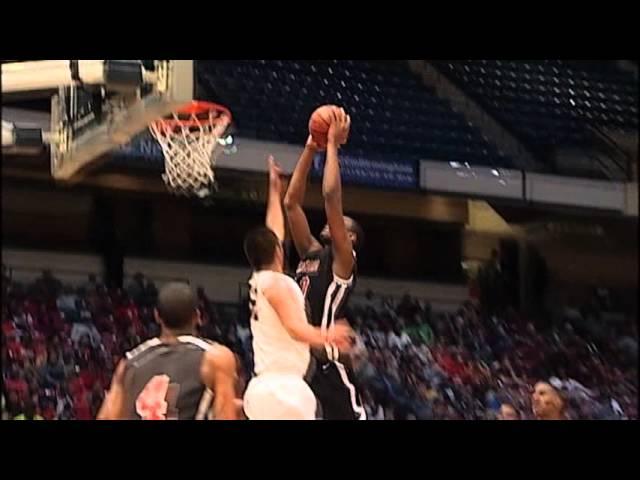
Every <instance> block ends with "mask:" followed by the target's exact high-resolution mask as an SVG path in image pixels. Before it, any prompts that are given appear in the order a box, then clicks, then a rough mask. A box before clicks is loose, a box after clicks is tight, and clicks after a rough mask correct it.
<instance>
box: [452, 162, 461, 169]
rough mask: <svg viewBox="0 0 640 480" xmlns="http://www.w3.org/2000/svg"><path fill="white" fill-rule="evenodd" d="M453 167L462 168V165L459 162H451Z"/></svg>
mask: <svg viewBox="0 0 640 480" xmlns="http://www.w3.org/2000/svg"><path fill="white" fill-rule="evenodd" d="M449 166H450V167H451V168H460V167H461V165H460V164H459V163H458V162H449Z"/></svg>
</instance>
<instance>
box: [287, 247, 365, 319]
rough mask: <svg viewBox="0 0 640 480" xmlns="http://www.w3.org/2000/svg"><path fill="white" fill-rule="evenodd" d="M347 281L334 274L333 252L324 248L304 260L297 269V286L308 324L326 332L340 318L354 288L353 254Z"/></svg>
mask: <svg viewBox="0 0 640 480" xmlns="http://www.w3.org/2000/svg"><path fill="white" fill-rule="evenodd" d="M353 256H354V266H353V273H352V275H351V278H350V279H347V280H345V279H341V278H339V277H338V276H336V275H335V274H334V273H333V250H332V248H331V246H326V247H324V248H323V249H322V250H316V251H314V252H311V253H309V254H308V255H307V256H305V257H304V258H303V259H302V260H301V261H300V263H299V264H298V268H297V269H296V282H298V285H300V289H301V290H302V294H303V295H304V297H305V303H306V307H307V317H308V318H309V322H310V323H311V324H312V325H314V326H316V327H321V328H329V327H330V326H331V325H333V322H334V321H335V319H337V318H340V317H341V316H342V315H343V313H342V310H343V309H344V306H345V305H346V303H347V300H348V299H349V295H350V294H351V292H352V291H353V289H354V288H355V285H356V273H357V269H356V263H355V252H354V254H353Z"/></svg>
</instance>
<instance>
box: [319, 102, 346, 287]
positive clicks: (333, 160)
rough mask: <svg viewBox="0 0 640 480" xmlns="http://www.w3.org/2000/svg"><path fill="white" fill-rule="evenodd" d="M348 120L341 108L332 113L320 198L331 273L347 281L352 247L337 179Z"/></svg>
mask: <svg viewBox="0 0 640 480" xmlns="http://www.w3.org/2000/svg"><path fill="white" fill-rule="evenodd" d="M350 127H351V118H350V117H349V115H347V114H346V113H345V111H344V110H343V109H342V108H340V109H335V110H334V111H333V114H332V119H331V126H330V127H329V135H328V143H327V160H326V162H325V164H324V174H323V176H322V196H323V197H324V209H325V213H326V214H327V223H328V224H329V229H330V230H331V245H332V247H333V257H334V261H333V272H334V273H335V274H336V275H337V276H338V277H340V278H344V279H348V278H350V277H351V274H352V272H353V263H354V262H353V253H352V250H353V246H352V244H351V239H350V238H349V234H348V232H347V227H346V225H345V224H344V214H343V212H342V182H341V180H340V159H339V158H338V148H340V145H342V144H344V143H346V141H347V138H348V137H349V128H350Z"/></svg>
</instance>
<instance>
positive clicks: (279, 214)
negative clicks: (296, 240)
mask: <svg viewBox="0 0 640 480" xmlns="http://www.w3.org/2000/svg"><path fill="white" fill-rule="evenodd" d="M267 163H268V168H269V191H268V193H267V195H268V197H267V218H266V221H265V223H266V225H267V227H268V228H269V229H271V231H272V232H273V233H275V234H276V236H277V237H278V238H279V239H280V241H281V242H283V241H284V236H285V225H284V212H283V211H282V178H281V175H282V169H281V168H280V165H278V164H277V163H276V162H275V161H274V159H273V157H272V156H271V155H269V158H268V159H267Z"/></svg>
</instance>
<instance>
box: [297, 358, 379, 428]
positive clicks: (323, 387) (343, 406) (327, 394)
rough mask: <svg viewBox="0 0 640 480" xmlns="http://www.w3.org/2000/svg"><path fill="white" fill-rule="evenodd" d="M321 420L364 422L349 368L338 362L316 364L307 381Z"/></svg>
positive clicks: (362, 409) (360, 403) (359, 400)
mask: <svg viewBox="0 0 640 480" xmlns="http://www.w3.org/2000/svg"><path fill="white" fill-rule="evenodd" d="M309 384H310V385H311V389H312V390H313V393H314V394H315V395H316V397H317V399H318V402H319V403H320V409H321V412H322V415H321V416H322V419H323V420H366V419H367V413H366V412H365V409H364V407H363V405H362V401H361V399H360V395H359V393H358V389H357V386H356V380H355V375H354V373H353V371H352V370H351V368H350V367H349V366H347V365H345V364H343V363H341V362H338V361H333V362H332V361H329V362H325V363H321V362H318V365H317V366H316V369H315V372H314V373H313V376H312V377H311V380H310V381H309Z"/></svg>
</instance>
